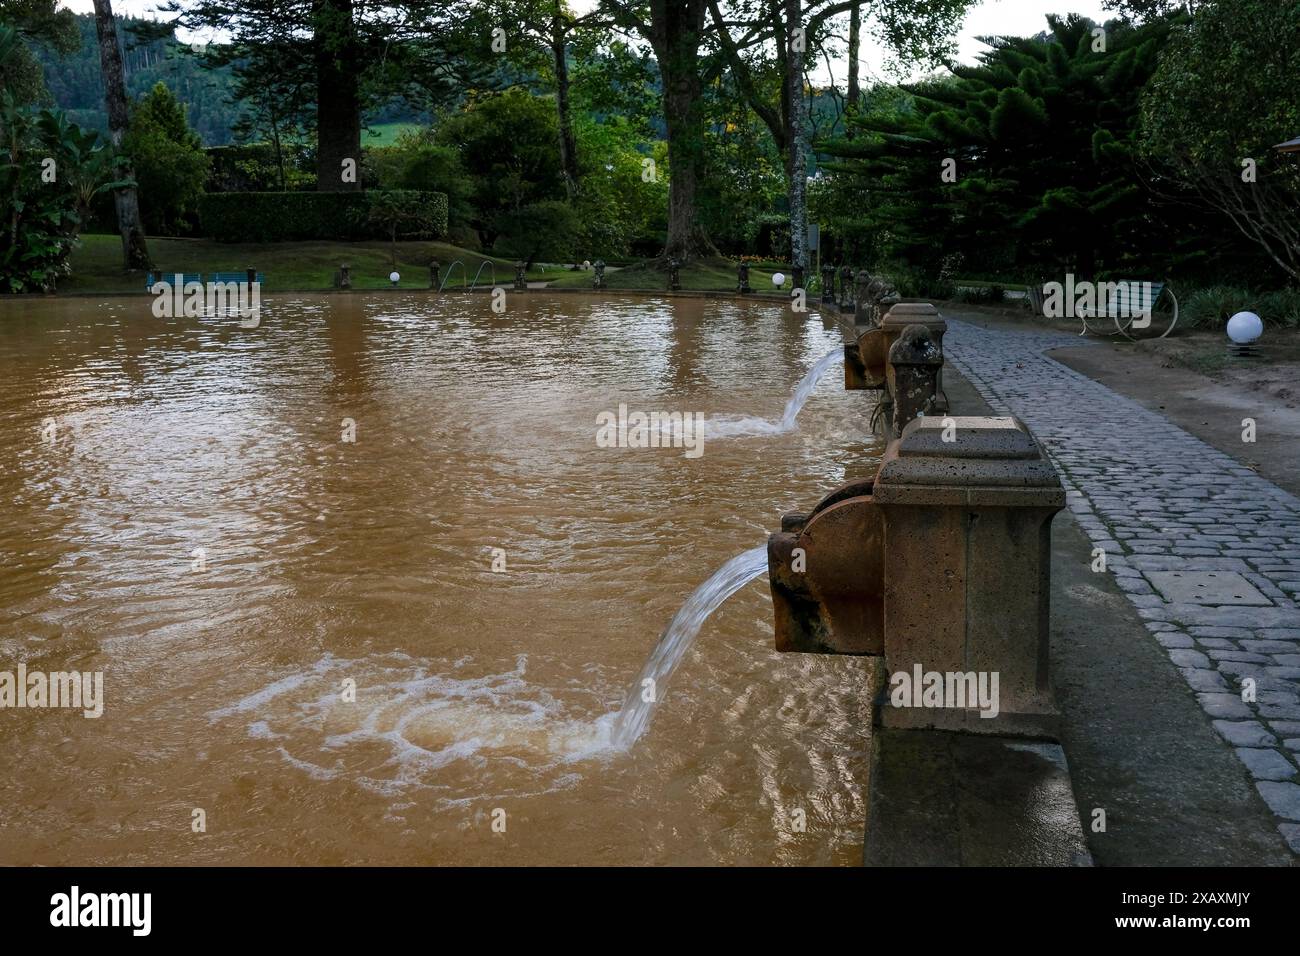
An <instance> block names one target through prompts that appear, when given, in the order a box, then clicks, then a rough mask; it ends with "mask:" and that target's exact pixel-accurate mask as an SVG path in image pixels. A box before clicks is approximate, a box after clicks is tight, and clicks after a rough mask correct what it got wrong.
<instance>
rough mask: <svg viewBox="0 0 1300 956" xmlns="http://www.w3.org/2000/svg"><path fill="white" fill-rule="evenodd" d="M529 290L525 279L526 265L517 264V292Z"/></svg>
mask: <svg viewBox="0 0 1300 956" xmlns="http://www.w3.org/2000/svg"><path fill="white" fill-rule="evenodd" d="M527 288H528V282H527V281H526V280H525V279H524V264H523V263H522V262H516V263H515V291H516V292H523V291H524V290H525V289H527Z"/></svg>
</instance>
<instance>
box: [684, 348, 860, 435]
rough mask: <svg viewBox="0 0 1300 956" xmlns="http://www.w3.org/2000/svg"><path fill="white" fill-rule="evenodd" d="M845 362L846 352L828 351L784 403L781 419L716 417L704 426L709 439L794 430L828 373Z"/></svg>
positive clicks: (840, 350) (775, 433)
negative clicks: (805, 407) (802, 411)
mask: <svg viewBox="0 0 1300 956" xmlns="http://www.w3.org/2000/svg"><path fill="white" fill-rule="evenodd" d="M843 360H844V349H843V348H837V349H835V350H833V351H831V352H827V353H826V354H825V355H823V356H822V357H821V358H820V359H818V360H817V364H816V365H814V366H813V367H812V368H810V369H809V370H808V371H807V373H806V374H805V375H804V377H803V378H802V379H800V381H799V384H798V385H797V386H795V390H794V394H793V395H791V396H790V400H789V401H788V402H786V403H785V411H784V412H782V413H781V417H780V418H779V419H778V420H776V421H772V420H771V419H767V418H752V417H745V418H717V419H712V420H710V421H707V422H706V423H705V429H706V431H705V434H706V435H707V436H708V437H709V438H737V437H741V436H745V435H779V434H781V433H782V432H788V431H790V429H792V428H794V426H795V420H796V419H797V418H798V417H799V412H800V411H801V410H802V409H803V407H804V405H805V404H806V403H807V401H808V399H809V397H810V396H811V395H812V393H813V391H814V390H815V389H816V388H817V384H818V383H819V382H820V381H821V380H822V377H823V376H824V375H825V374H826V372H827V371H828V370H829V369H830V368H831V366H833V365H835V364H836V363H837V362H842V361H843Z"/></svg>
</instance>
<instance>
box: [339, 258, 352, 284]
mask: <svg viewBox="0 0 1300 956" xmlns="http://www.w3.org/2000/svg"><path fill="white" fill-rule="evenodd" d="M339 288H340V289H351V288H352V267H351V266H350V265H348V264H347V263H346V262H345V263H343V264H342V265H341V266H339Z"/></svg>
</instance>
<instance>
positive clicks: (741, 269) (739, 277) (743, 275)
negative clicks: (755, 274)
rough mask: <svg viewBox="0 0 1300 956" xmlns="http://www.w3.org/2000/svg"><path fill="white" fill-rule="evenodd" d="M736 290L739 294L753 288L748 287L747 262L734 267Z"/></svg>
mask: <svg viewBox="0 0 1300 956" xmlns="http://www.w3.org/2000/svg"><path fill="white" fill-rule="evenodd" d="M736 291H737V292H739V293H740V294H741V295H744V294H746V293H747V292H753V291H754V290H753V289H751V288H750V287H749V263H748V262H742V263H741V264H740V265H739V266H737V267H736Z"/></svg>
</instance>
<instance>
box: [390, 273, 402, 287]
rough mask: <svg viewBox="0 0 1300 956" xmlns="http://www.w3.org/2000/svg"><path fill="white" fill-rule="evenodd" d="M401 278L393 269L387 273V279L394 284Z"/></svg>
mask: <svg viewBox="0 0 1300 956" xmlns="http://www.w3.org/2000/svg"><path fill="white" fill-rule="evenodd" d="M401 278H402V277H401V276H400V275H398V274H397V272H395V271H394V272H390V273H388V281H389V282H391V283H392V284H393V285H394V286H396V285H397V282H398V280H399V279H401Z"/></svg>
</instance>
